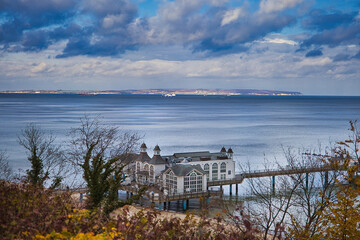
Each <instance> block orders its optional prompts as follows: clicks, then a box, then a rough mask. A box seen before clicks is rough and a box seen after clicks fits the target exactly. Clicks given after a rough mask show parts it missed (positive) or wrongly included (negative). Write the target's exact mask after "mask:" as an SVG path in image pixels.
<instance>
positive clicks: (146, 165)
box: [144, 164, 149, 172]
mask: <svg viewBox="0 0 360 240" xmlns="http://www.w3.org/2000/svg"><path fill="white" fill-rule="evenodd" d="M144 171H147V172H148V171H149V165H148V164H145V166H144Z"/></svg>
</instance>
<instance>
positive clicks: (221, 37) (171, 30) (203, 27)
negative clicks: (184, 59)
mask: <svg viewBox="0 0 360 240" xmlns="http://www.w3.org/2000/svg"><path fill="white" fill-rule="evenodd" d="M169 5H170V6H168V7H164V8H163V9H161V11H160V14H159V18H160V19H161V20H162V22H161V26H162V31H163V32H166V34H165V35H166V36H169V37H170V40H169V41H171V40H173V39H174V38H179V39H181V41H183V43H184V45H186V46H189V47H190V49H192V50H193V52H206V53H207V55H215V56H218V55H225V54H229V53H237V52H242V51H246V50H247V49H248V48H249V47H246V46H245V44H247V43H251V42H253V41H254V40H258V39H261V38H262V37H264V36H266V35H267V34H269V33H273V32H279V31H281V30H282V29H283V28H284V27H286V26H290V25H292V24H294V23H295V22H296V18H295V16H290V15H285V14H283V13H281V12H280V13H260V12H256V13H253V14H249V13H248V12H246V10H245V9H232V8H226V7H209V8H208V10H207V11H205V12H201V11H200V12H199V11H198V9H199V8H201V6H199V5H198V4H193V5H192V7H189V6H188V5H181V4H178V5H176V4H175V3H172V4H169ZM234 11H235V12H236V11H238V13H237V14H235V13H234ZM169 12H175V13H177V14H172V15H170V14H169ZM231 12H233V13H231ZM229 13H230V14H229ZM227 15H233V16H234V17H233V18H230V19H231V20H228V21H225V20H224V19H225V16H227ZM174 16H176V17H174Z"/></svg>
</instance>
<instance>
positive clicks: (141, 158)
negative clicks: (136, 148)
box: [136, 152, 151, 162]
mask: <svg viewBox="0 0 360 240" xmlns="http://www.w3.org/2000/svg"><path fill="white" fill-rule="evenodd" d="M150 160H151V158H150V157H149V155H148V154H147V153H146V152H141V153H140V154H139V157H138V158H137V159H136V161H141V162H148V161H150Z"/></svg>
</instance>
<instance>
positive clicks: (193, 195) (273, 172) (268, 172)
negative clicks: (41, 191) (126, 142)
mask: <svg viewBox="0 0 360 240" xmlns="http://www.w3.org/2000/svg"><path fill="white" fill-rule="evenodd" d="M333 170H334V169H333V168H331V167H330V166H327V165H324V166H318V167H309V168H291V169H288V168H283V169H265V170H254V171H249V172H242V173H238V174H235V177H234V178H233V179H227V180H216V181H208V182H207V186H208V187H212V186H219V187H220V190H211V189H207V190H206V191H202V192H190V193H184V194H166V193H164V192H162V191H160V189H159V188H157V187H155V186H149V189H148V190H147V191H146V192H145V193H144V195H143V196H142V197H143V198H145V199H146V200H148V201H150V202H152V203H154V204H156V205H157V206H158V208H159V210H162V209H163V207H164V208H166V205H167V204H170V202H172V201H177V202H178V203H179V201H182V202H183V209H184V210H186V209H187V208H188V207H189V199H201V203H202V204H201V205H204V204H206V203H207V204H208V203H209V200H210V198H211V197H222V196H223V186H227V185H229V188H230V196H231V195H232V193H233V192H232V191H233V188H232V186H233V185H235V191H236V195H238V185H239V184H241V183H242V182H243V181H244V179H247V178H260V177H272V188H273V189H272V190H274V189H275V177H276V176H281V175H292V174H303V173H305V174H306V177H305V179H306V181H308V180H307V179H308V174H309V173H313V172H325V173H326V174H325V181H327V178H328V174H327V173H328V172H329V171H333ZM139 187H141V185H140V186H139V185H137V184H131V185H128V186H125V185H123V186H121V187H120V189H119V190H122V191H126V196H127V198H129V196H130V195H133V194H137V193H138V191H139ZM69 191H71V192H74V193H79V194H80V201H82V200H83V194H84V193H86V192H87V189H86V188H77V189H71V190H69Z"/></svg>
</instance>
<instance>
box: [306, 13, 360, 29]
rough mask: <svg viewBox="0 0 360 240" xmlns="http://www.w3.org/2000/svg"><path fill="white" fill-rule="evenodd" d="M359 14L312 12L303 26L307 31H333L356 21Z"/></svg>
mask: <svg viewBox="0 0 360 240" xmlns="http://www.w3.org/2000/svg"><path fill="white" fill-rule="evenodd" d="M356 15H357V12H351V13H342V12H340V11H335V12H331V13H328V12H326V11H324V10H321V9H317V10H313V11H311V12H310V14H309V16H308V17H307V18H305V19H304V20H303V21H302V26H303V27H304V28H307V29H314V30H320V31H322V30H324V29H332V28H335V27H337V26H340V25H349V24H351V23H352V22H353V21H354V18H355V17H356Z"/></svg>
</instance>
